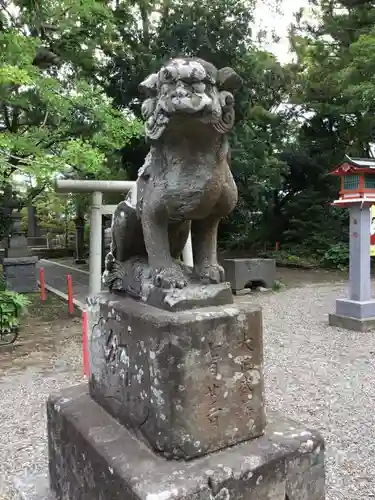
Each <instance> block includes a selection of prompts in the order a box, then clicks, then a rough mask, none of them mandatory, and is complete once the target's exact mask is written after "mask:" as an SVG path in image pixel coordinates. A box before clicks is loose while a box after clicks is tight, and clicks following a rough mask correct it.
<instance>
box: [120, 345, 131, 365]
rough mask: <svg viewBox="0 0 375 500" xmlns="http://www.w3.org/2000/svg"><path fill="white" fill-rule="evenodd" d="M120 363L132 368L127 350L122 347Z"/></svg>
mask: <svg viewBox="0 0 375 500" xmlns="http://www.w3.org/2000/svg"><path fill="white" fill-rule="evenodd" d="M120 361H121V363H122V364H123V365H125V366H130V358H129V356H128V354H127V351H126V348H125V347H122V348H121V352H120Z"/></svg>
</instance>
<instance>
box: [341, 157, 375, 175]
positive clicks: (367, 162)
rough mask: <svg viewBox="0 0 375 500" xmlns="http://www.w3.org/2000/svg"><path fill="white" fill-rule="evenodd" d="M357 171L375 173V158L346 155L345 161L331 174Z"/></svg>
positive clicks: (345, 173)
mask: <svg viewBox="0 0 375 500" xmlns="http://www.w3.org/2000/svg"><path fill="white" fill-rule="evenodd" d="M356 171H357V172H369V173H371V174H375V158H350V156H348V155H345V160H344V161H343V163H341V164H340V165H338V166H337V167H336V168H335V170H333V172H331V174H332V175H347V174H351V173H354V172H356Z"/></svg>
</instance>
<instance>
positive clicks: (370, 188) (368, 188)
mask: <svg viewBox="0 0 375 500" xmlns="http://www.w3.org/2000/svg"><path fill="white" fill-rule="evenodd" d="M331 174H332V175H337V176H339V177H341V183H340V192H339V193H340V194H339V199H338V200H335V201H334V202H333V205H335V206H341V207H350V206H351V205H352V204H355V203H357V204H358V203H366V205H367V206H368V205H373V204H375V159H372V158H350V157H349V156H347V155H346V156H345V161H344V162H343V163H342V164H341V165H339V166H338V167H337V168H336V169H335V170H334V171H333V172H331Z"/></svg>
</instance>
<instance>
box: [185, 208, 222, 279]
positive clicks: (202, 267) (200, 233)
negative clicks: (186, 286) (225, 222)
mask: <svg viewBox="0 0 375 500" xmlns="http://www.w3.org/2000/svg"><path fill="white" fill-rule="evenodd" d="M219 222H220V218H218V216H217V215H216V214H215V215H211V216H209V217H207V218H206V219H202V220H195V221H193V222H192V226H191V234H192V243H193V255H194V270H195V272H196V273H197V274H198V276H199V277H200V279H201V280H202V281H204V282H207V283H220V282H221V281H224V269H223V268H222V267H221V266H220V265H219V263H218V261H217V229H218V226H219Z"/></svg>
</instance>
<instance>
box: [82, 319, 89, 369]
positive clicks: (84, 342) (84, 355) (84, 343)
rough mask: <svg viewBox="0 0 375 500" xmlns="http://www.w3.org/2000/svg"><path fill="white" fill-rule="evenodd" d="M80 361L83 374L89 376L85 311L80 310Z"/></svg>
mask: <svg viewBox="0 0 375 500" xmlns="http://www.w3.org/2000/svg"><path fill="white" fill-rule="evenodd" d="M82 361H83V375H84V376H85V377H88V376H89V340H88V316H87V311H82Z"/></svg>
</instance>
